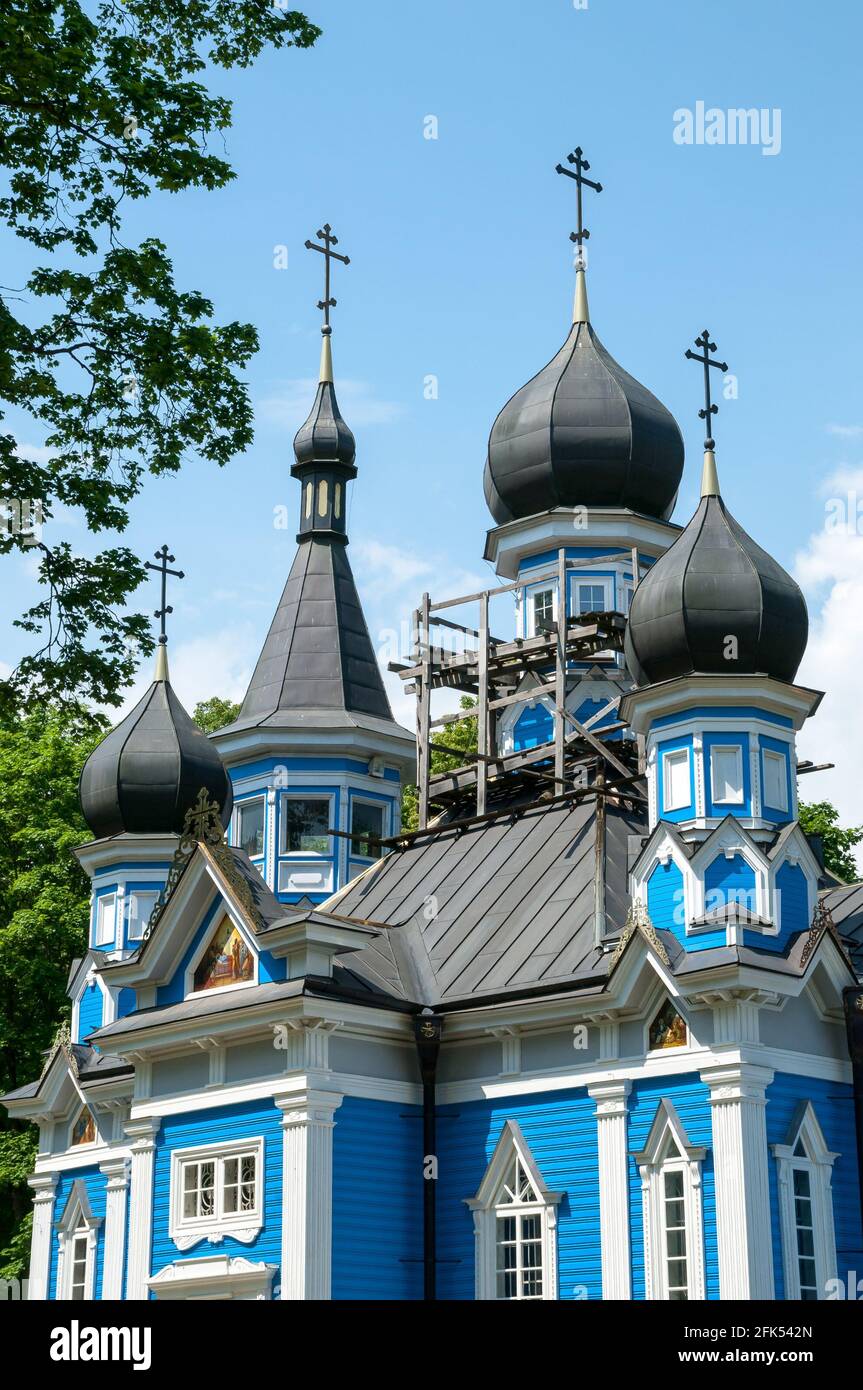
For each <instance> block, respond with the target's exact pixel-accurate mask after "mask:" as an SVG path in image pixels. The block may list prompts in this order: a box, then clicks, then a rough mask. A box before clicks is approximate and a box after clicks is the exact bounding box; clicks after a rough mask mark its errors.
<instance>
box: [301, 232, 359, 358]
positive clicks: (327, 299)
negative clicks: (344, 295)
mask: <svg viewBox="0 0 863 1390" xmlns="http://www.w3.org/2000/svg"><path fill="white" fill-rule="evenodd" d="M316 235H317V236H319V237H320V239H321V241H322V242H323V243H324V244H323V246H318V245H316V243H315V242H314V241H307V242H306V250H307V251H320V253H321V255H322V256H323V258H324V261H325V263H326V271H325V273H324V297H323V299H319V300H318V308H319V309H323V311H324V330H325V331H326V330H328V329H329V326H330V309H334V308H335V307H336V301H335V300H334V299H333V298H332V296H331V295H330V262H331V261H341V262H342V265H350V263H351V258H350V256H342V255H340V254H339V252H338V251H334V250H333V247H334V246H338V244H339V239H338V237H337V236H333V229H332V227H331V226H330V224H329V222H325V223H324V225H323V227H321V228H319V230H318V232H317V233H316Z"/></svg>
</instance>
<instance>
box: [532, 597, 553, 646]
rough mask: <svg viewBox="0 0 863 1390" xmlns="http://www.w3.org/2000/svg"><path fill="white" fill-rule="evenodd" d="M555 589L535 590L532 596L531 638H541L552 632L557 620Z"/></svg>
mask: <svg viewBox="0 0 863 1390" xmlns="http://www.w3.org/2000/svg"><path fill="white" fill-rule="evenodd" d="M555 607H556V605H555V601H554V588H553V587H552V586H551V585H549V587H548V588H547V589H534V590H533V592H532V593H531V595H530V634H529V635H530V636H531V637H539V636H541V635H542V633H544V632H550V631H551V629H552V627H553V626H554V618H555V613H554V610H555Z"/></svg>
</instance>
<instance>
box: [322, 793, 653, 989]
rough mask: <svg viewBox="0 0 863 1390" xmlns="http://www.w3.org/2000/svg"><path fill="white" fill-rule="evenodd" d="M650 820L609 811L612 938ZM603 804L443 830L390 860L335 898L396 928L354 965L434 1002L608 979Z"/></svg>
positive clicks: (335, 906)
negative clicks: (602, 925)
mask: <svg viewBox="0 0 863 1390" xmlns="http://www.w3.org/2000/svg"><path fill="white" fill-rule="evenodd" d="M646 829H647V825H646V821H645V820H643V819H642V818H641V817H640V816H637V815H635V814H632V813H628V812H623V811H620V810H617V809H616V808H614V807H612V806H609V807H608V812H607V825H606V835H605V896H606V903H605V908H606V917H607V933H608V934H609V935H612V934H614V933H615V932H617V931H619V930H620V928H621V927H622V926H623V923H624V920H625V918H626V912H627V907H628V904H629V895H628V892H627V857H628V854H627V851H628V840H629V837H630V835H633V834H638V835H644V834H645V833H646ZM595 841H596V820H595V809H594V806H593V803H592V802H575V801H569V802H557V803H552V804H551V805H548V806H545V807H541V808H537V809H534V810H528V811H525V812H524V813H523V814H521V815H517V814H515V813H514V814H513V816H511V817H509V816H502V817H500V818H499V819H496V820H493V821H489V822H487V823H485V824H480V825H476V826H472V827H470V828H468V829H465V830H462V831H459V830H446V829H441V830H439V831H437V833H435V834H434V835H429V836H423V837H420V838H418V839H417V840H414V841H412V842H410V843H409V844H408V846H407V847H406V848H405V849H401V850H397V851H396V852H395V853H393V854H390V855H388V856H387V857H386V858H385V859H383V860H381V861H380V863H379V864H378V865H377V866H376V867H375V868H374V870H373V871H371V872H370V873H367V874H365V875H363V876H362V877H361V878H360V879H358V880H356V881H355V882H354V883H351V884H348V886H347V887H346V888H345V889H344V890H343V891H342V892H341V893H340V894H338V895H337V896H336V897H335V898H333V899H332V900H331V901H330V902H329V903H328V904H327V910H328V911H331V912H333V913H337V914H338V915H339V916H346V917H353V918H356V919H362V920H365V921H369V922H371V923H373V924H374V925H378V926H380V925H385V926H387V927H388V928H389V931H388V932H387V933H386V934H385V935H384V936H382V937H380V938H377V939H376V940H375V941H373V942H371V943H370V944H369V945H368V946H366V947H365V948H364V949H363V950H362V951H360V952H357V953H356V954H355V955H352V956H351V957H350V964H351V969H352V970H353V971H354V972H356V973H357V974H362V975H366V976H367V977H368V978H369V979H370V980H373V981H374V982H375V983H376V984H377V985H378V986H379V987H381V988H385V989H388V990H391V991H392V992H394V993H398V994H400V995H402V996H403V997H407V998H410V999H413V1000H415V1001H416V1002H419V1003H422V1004H437V1003H442V1002H444V1001H452V1000H456V999H478V998H480V997H490V996H493V995H500V994H507V995H516V994H518V993H520V992H522V991H525V990H530V989H532V988H534V987H543V986H552V985H555V984H563V983H565V982H572V981H573V980H575V979H577V978H579V977H583V978H584V979H585V981H586V980H587V979H589V978H597V977H599V978H602V977H604V976H605V975H606V973H607V970H608V963H609V960H610V956H609V954H608V953H607V952H606V953H603V952H602V951H598V950H597V949H596V946H595V944H594V931H595V928H594V875H595Z"/></svg>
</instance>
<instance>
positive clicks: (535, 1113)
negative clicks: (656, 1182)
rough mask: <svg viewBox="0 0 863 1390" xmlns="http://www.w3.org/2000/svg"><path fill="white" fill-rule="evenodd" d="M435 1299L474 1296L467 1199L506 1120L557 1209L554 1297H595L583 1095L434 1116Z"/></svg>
mask: <svg viewBox="0 0 863 1390" xmlns="http://www.w3.org/2000/svg"><path fill="white" fill-rule="evenodd" d="M438 1114H439V1118H438V1153H439V1155H440V1183H439V1187H438V1208H437V1210H438V1255H439V1258H440V1260H441V1264H440V1265H439V1267H438V1297H439V1298H441V1299H472V1298H473V1297H474V1288H475V1284H474V1278H475V1271H474V1246H475V1243H476V1242H475V1237H474V1232H473V1216H472V1215H471V1212H470V1210H469V1208H468V1207H467V1206H465V1198H466V1197H474V1196H475V1195H476V1192H477V1189H478V1188H479V1185H480V1183H481V1182H482V1179H483V1177H484V1175H485V1171H486V1168H487V1167H488V1164H489V1161H490V1159H491V1156H492V1154H493V1152H494V1148H495V1145H496V1143H497V1141H498V1139H499V1137H500V1132H501V1129H502V1128H503V1125H504V1123H505V1121H506V1120H508V1119H513V1120H516V1121H517V1123H518V1124H519V1126H520V1128H521V1131H522V1133H523V1134H524V1137H525V1140H526V1142H527V1144H528V1146H529V1148H530V1151H531V1153H532V1154H533V1157H534V1159H535V1160H536V1163H537V1166H538V1167H539V1170H540V1172H541V1173H542V1176H543V1178H544V1179H545V1182H546V1183H547V1185H548V1187H549V1188H550V1189H551V1190H552V1191H553V1192H562V1193H563V1196H562V1198H561V1202H560V1205H559V1206H558V1232H557V1234H558V1291H559V1296H560V1298H561V1299H574V1298H578V1297H581V1298H583V1297H585V1292H581V1291H582V1290H584V1291H586V1296H587V1297H588V1298H601V1297H602V1265H601V1254H600V1234H599V1173H598V1159H597V1141H596V1106H595V1103H594V1101H592V1100H591V1099H590V1097H589V1096H588V1095H587V1093H586V1091H582V1090H577V1091H558V1092H544V1093H542V1094H540V1095H536V1096H525V1097H523V1098H520V1097H515V1096H509V1097H506V1098H504V1099H502V1100H500V1101H472V1102H470V1103H468V1104H466V1105H450V1106H443V1107H441V1109H440V1111H439V1112H438Z"/></svg>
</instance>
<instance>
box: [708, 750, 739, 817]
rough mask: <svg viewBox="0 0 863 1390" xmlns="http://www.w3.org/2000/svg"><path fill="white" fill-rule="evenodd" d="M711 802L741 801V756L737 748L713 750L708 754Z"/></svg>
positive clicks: (737, 803) (733, 802) (734, 802)
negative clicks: (711, 783)
mask: <svg viewBox="0 0 863 1390" xmlns="http://www.w3.org/2000/svg"><path fill="white" fill-rule="evenodd" d="M710 768H711V778H712V782H713V800H714V801H721V802H730V803H731V804H733V805H739V804H740V803H741V802H742V801H743V755H742V753H741V750H740V749H739V748H714V749H712V751H711V754H710Z"/></svg>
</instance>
